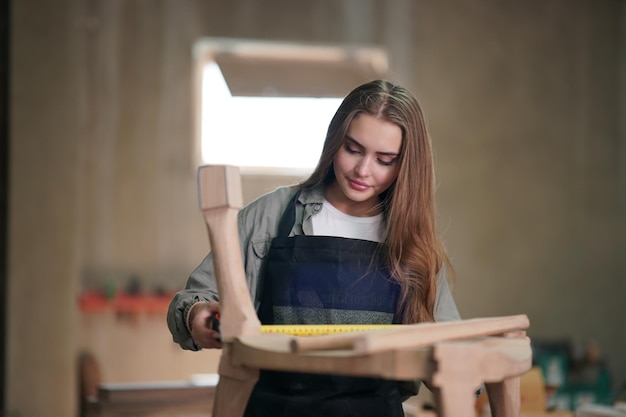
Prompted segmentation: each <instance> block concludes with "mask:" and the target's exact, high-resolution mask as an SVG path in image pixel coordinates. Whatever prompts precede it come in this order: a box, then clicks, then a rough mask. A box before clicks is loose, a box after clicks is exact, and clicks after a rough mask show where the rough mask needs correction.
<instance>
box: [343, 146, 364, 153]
mask: <svg viewBox="0 0 626 417" xmlns="http://www.w3.org/2000/svg"><path fill="white" fill-rule="evenodd" d="M345 149H346V152H348V153H351V154H356V153H359V152H360V151H359V150H358V149H357V148H353V147H352V146H350V145H346V146H345Z"/></svg>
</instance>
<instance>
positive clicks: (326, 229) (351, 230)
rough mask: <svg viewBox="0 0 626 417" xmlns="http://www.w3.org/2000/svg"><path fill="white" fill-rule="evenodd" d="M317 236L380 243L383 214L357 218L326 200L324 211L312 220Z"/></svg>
mask: <svg viewBox="0 0 626 417" xmlns="http://www.w3.org/2000/svg"><path fill="white" fill-rule="evenodd" d="M311 220H312V222H313V234H314V235H315V236H336V237H347V238H351V239H362V240H371V241H373V242H380V239H381V238H382V234H383V214H382V213H380V214H377V215H376V216H372V217H355V216H350V215H349V214H346V213H344V212H342V211H339V210H338V209H337V208H335V207H334V206H333V205H332V204H330V203H329V202H328V201H327V200H326V199H324V204H323V205H322V210H321V211H320V212H319V213H317V214H316V215H314V216H313V217H312V218H311Z"/></svg>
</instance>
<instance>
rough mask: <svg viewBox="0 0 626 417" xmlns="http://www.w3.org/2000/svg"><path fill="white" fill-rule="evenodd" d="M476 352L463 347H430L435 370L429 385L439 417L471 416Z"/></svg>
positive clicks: (473, 405)
mask: <svg viewBox="0 0 626 417" xmlns="http://www.w3.org/2000/svg"><path fill="white" fill-rule="evenodd" d="M478 354H479V352H477V350H476V349H475V348H474V347H473V346H471V345H466V344H463V345H461V344H455V343H441V344H438V345H436V346H435V347H434V350H433V359H434V360H435V362H436V371H435V373H434V374H433V378H432V384H433V385H434V386H435V387H436V389H435V392H434V394H435V401H436V404H437V409H438V411H439V416H440V417H475V415H476V412H475V404H476V398H475V396H474V392H475V391H476V388H478V387H479V386H480V383H481V381H480V380H479V369H478V361H477V357H478Z"/></svg>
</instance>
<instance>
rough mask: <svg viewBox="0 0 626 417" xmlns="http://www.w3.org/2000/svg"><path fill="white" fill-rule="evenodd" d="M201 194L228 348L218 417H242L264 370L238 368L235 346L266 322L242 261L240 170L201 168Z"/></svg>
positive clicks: (215, 408) (218, 396) (222, 366)
mask: <svg viewBox="0 0 626 417" xmlns="http://www.w3.org/2000/svg"><path fill="white" fill-rule="evenodd" d="M198 194H199V195H198V197H199V203H200V209H201V210H202V213H203V215H204V220H205V222H206V225H207V230H208V233H209V240H210V242H211V253H212V256H213V266H214V269H215V276H216V280H217V289H218V292H219V296H220V333H221V338H222V343H223V346H224V348H223V352H222V356H221V357H220V365H219V370H218V373H219V374H220V379H219V382H218V384H217V387H216V391H215V402H214V406H213V414H212V415H213V417H239V416H242V415H243V413H244V411H245V407H246V405H247V403H248V399H249V397H250V394H251V393H252V389H253V388H254V385H255V383H256V381H257V380H258V378H259V370H258V368H253V369H250V368H245V367H241V366H235V365H233V363H232V360H231V355H230V343H232V341H233V340H234V339H235V338H236V337H237V336H242V335H247V334H260V333H261V322H260V321H259V319H258V317H257V315H256V311H255V309H254V306H253V305H252V299H251V298H250V292H249V289H248V285H247V283H246V276H245V271H244V268H243V261H242V258H241V248H240V244H239V232H238V229H237V214H238V212H239V209H240V208H241V206H242V194H241V179H240V177H239V171H238V169H237V168H235V167H227V166H203V167H200V168H199V169H198Z"/></svg>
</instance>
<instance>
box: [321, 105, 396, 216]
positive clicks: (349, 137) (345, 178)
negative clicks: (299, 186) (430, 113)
mask: <svg viewBox="0 0 626 417" xmlns="http://www.w3.org/2000/svg"><path fill="white" fill-rule="evenodd" d="M401 146H402V130H401V129H400V127H399V126H398V125H396V124H393V123H391V122H388V121H385V120H382V119H379V118H377V117H375V116H372V115H369V114H360V115H358V116H356V117H355V118H354V119H353V120H352V122H351V123H350V126H349V128H348V131H347V133H346V136H345V138H344V139H343V144H342V146H341V148H340V149H339V151H338V152H337V154H336V155H335V157H334V159H333V165H334V172H335V181H334V182H333V183H331V184H330V185H329V186H328V187H327V189H326V199H327V200H328V201H329V202H330V203H331V204H332V205H333V206H335V207H336V208H337V209H339V210H341V211H343V212H344V213H346V214H350V215H352V216H372V215H374V214H377V213H378V212H380V208H378V207H377V205H378V203H379V202H380V201H379V197H378V196H379V195H380V194H381V193H382V192H384V191H385V190H387V189H388V188H389V187H390V186H391V185H392V184H393V182H394V181H395V180H396V178H397V177H398V171H399V164H400V148H401Z"/></svg>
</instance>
